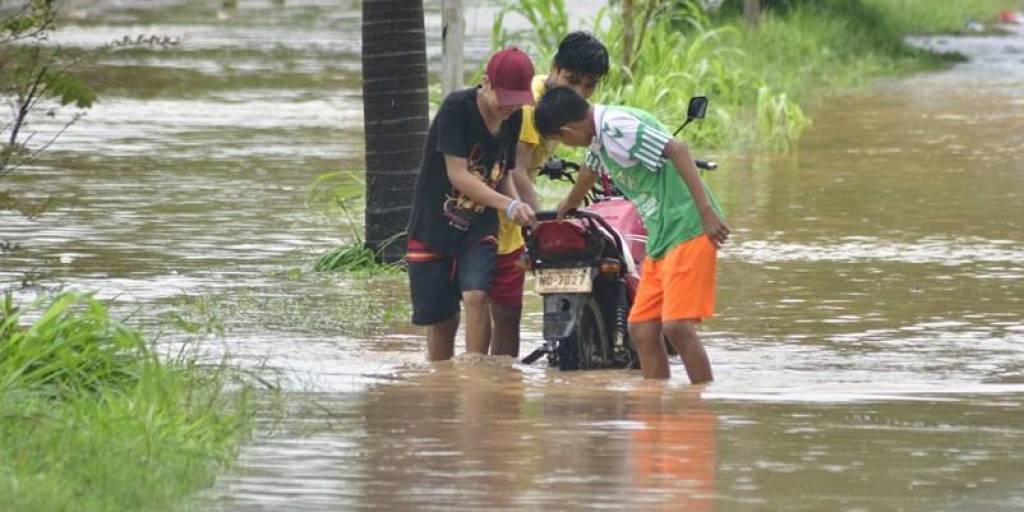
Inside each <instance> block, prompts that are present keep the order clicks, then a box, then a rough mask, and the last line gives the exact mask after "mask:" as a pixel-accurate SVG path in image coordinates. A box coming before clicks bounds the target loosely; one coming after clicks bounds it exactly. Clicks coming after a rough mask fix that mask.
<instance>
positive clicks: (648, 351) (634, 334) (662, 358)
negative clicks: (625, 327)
mask: <svg viewBox="0 0 1024 512" xmlns="http://www.w3.org/2000/svg"><path fill="white" fill-rule="evenodd" d="M629 337H630V338H631V339H632V340H633V345H634V346H636V353H637V355H638V356H640V371H642V372H643V374H644V378H645V379H667V378H669V376H670V375H671V373H670V372H669V369H668V354H666V353H665V343H663V342H662V341H661V322H660V321H658V320H649V321H647V322H638V323H630V324H629Z"/></svg>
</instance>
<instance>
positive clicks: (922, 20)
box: [493, 0, 1011, 151]
mask: <svg viewBox="0 0 1024 512" xmlns="http://www.w3.org/2000/svg"><path fill="white" fill-rule="evenodd" d="M1009 3H1011V2H1010V1H1008V0H969V1H966V2H933V1H932V0H774V1H766V2H765V5H767V6H768V7H769V9H767V10H766V11H765V14H764V16H763V19H762V22H761V24H760V26H759V27H758V28H757V29H752V28H750V27H749V26H748V25H747V24H746V23H745V22H743V20H742V18H741V17H740V13H741V11H742V2H741V1H727V2H726V4H725V5H724V6H723V8H722V9H721V11H719V12H717V13H715V14H713V15H711V16H709V15H707V14H705V13H704V11H703V10H702V9H701V8H700V7H699V6H698V4H697V3H696V2H694V1H692V0H675V1H671V2H665V1H664V0H647V1H646V2H644V1H642V0H638V1H637V2H636V5H637V9H638V13H637V14H639V12H643V13H645V14H646V13H648V12H650V13H652V14H653V15H651V16H646V15H645V16H634V19H636V20H637V23H638V25H637V26H635V27H633V33H634V35H635V36H636V37H637V38H638V39H639V40H638V41H637V42H636V43H635V45H634V47H635V49H638V51H636V53H635V55H634V56H633V58H632V60H631V62H630V63H629V64H628V65H626V64H623V54H624V52H625V51H626V49H625V48H624V40H625V39H626V38H625V37H624V35H625V32H626V27H625V26H624V23H625V22H624V20H625V19H626V18H627V17H626V16H623V15H622V10H621V9H622V8H623V7H622V5H623V3H622V2H610V7H607V8H606V9H605V10H603V11H602V13H601V14H600V15H599V16H598V18H597V19H596V20H594V22H593V23H592V24H591V27H592V28H591V30H593V31H594V32H595V33H596V35H597V36H598V37H599V38H600V39H601V40H602V41H603V42H604V43H605V45H606V46H607V47H608V50H609V53H610V56H611V62H612V66H613V67H612V70H611V72H610V73H609V76H608V77H606V79H605V81H604V82H603V83H602V85H601V86H600V88H599V89H598V90H597V93H596V95H595V97H594V98H593V100H594V101H595V102H597V103H603V104H613V105H628V106H633V107H637V108H641V109H644V110H648V111H650V112H651V113H653V114H654V115H655V116H656V117H658V118H659V119H661V120H662V122H664V123H665V124H666V125H669V126H670V127H672V128H674V127H675V126H677V125H678V124H679V123H681V122H682V121H683V119H684V118H685V113H686V107H687V105H688V102H689V98H690V97H691V96H694V95H698V94H703V95H707V96H708V97H709V98H710V99H711V110H710V111H709V113H708V117H707V119H706V120H705V121H704V122H702V123H698V124H695V125H691V126H692V128H688V129H687V132H686V133H685V134H684V136H685V137H686V139H687V140H689V141H690V142H691V143H692V144H694V145H696V146H698V147H701V148H707V149H711V148H738V147H752V148H761V149H769V150H776V151H789V150H791V149H792V148H793V146H794V143H795V142H796V140H797V139H798V138H799V136H800V134H801V133H802V131H803V130H804V129H805V128H806V127H807V125H808V124H809V123H810V119H809V118H808V117H807V115H806V114H805V113H804V108H806V106H807V105H809V104H811V103H812V102H813V101H815V100H817V99H818V98H821V97H822V96H824V95H827V94H830V93H832V92H834V91H836V90H839V89H841V88H845V87H850V86H856V85H859V84H862V83H864V82H865V81H866V80H869V79H870V78H872V77H877V76H880V75H886V74H895V73H903V72H910V71H915V70H919V69H927V68H929V67H934V66H936V65H939V64H940V63H941V62H942V59H940V58H939V57H938V56H936V55H934V54H930V53H927V52H924V51H920V50H916V49H914V48H911V47H909V46H908V45H907V44H906V43H905V42H904V41H903V37H904V35H906V34H907V33H908V32H911V31H935V30H949V29H954V28H957V27H959V26H961V25H962V24H963V22H964V20H965V19H966V18H967V17H968V16H969V15H975V16H977V15H979V14H980V13H982V12H988V13H989V17H990V16H991V15H992V14H994V13H995V12H997V11H998V9H999V8H1000V7H1003V8H1005V6H1006V5H1007V4H1009ZM563 11H564V0H552V1H550V2H547V1H545V2H540V1H537V0H520V1H515V2H512V3H510V4H506V5H505V7H504V8H503V9H502V11H501V13H502V14H501V15H500V16H499V18H498V19H497V20H496V22H495V25H494V30H493V34H494V37H495V41H494V46H501V45H503V44H505V43H507V42H509V41H512V42H515V41H517V40H518V39H519V38H522V37H528V36H529V35H528V34H521V33H514V34H510V33H508V32H507V31H506V30H505V29H504V28H503V22H504V16H505V15H508V14H518V15H520V16H523V17H525V18H526V19H527V20H528V21H529V23H530V25H531V26H534V27H538V30H537V32H538V35H537V36H536V37H535V38H534V40H533V46H534V47H536V48H537V53H535V55H539V56H541V57H542V58H545V57H549V56H551V55H553V54H554V51H555V49H556V47H557V43H558V37H553V36H552V34H565V33H567V32H568V31H569V30H570V27H569V26H568V21H567V19H565V18H564V17H563V16H562V14H561V13H562V12H563ZM926 11H931V12H927V13H926ZM575 28H577V27H573V29H575Z"/></svg>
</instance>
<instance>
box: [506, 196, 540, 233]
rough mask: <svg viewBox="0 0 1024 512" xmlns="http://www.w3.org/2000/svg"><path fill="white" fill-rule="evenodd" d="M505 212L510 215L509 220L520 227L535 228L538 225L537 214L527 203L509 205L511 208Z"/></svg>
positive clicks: (518, 202)
mask: <svg viewBox="0 0 1024 512" xmlns="http://www.w3.org/2000/svg"><path fill="white" fill-rule="evenodd" d="M505 212H506V213H507V214H508V218H510V219H512V222H515V223H516V224H519V225H520V226H530V227H533V225H534V224H536V223H537V214H535V213H534V212H533V208H530V205H528V204H526V203H523V202H520V201H514V202H512V203H509V207H508V209H507V210H505Z"/></svg>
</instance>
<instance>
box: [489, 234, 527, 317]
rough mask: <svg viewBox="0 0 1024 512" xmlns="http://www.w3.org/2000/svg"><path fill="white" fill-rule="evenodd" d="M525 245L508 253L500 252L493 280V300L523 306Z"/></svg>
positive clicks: (491, 296)
mask: <svg viewBox="0 0 1024 512" xmlns="http://www.w3.org/2000/svg"><path fill="white" fill-rule="evenodd" d="M525 252H526V248H525V247H520V248H519V249H516V250H515V251H512V252H510V253H508V254H499V255H498V256H497V261H496V262H495V264H494V279H493V280H492V281H491V291H490V293H489V294H488V296H490V298H491V300H492V301H494V302H496V303H498V304H501V305H502V306H505V307H509V308H521V307H523V283H524V281H526V266H525V265H523V254H524V253H525Z"/></svg>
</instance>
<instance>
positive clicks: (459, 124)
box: [434, 95, 469, 158]
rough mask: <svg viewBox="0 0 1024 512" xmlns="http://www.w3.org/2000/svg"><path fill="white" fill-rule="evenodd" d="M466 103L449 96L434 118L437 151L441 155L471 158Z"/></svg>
mask: <svg viewBox="0 0 1024 512" xmlns="http://www.w3.org/2000/svg"><path fill="white" fill-rule="evenodd" d="M465 103H466V102H465V101H464V100H462V99H461V98H457V97H455V96H454V95H449V96H448V97H447V98H445V100H444V103H442V104H441V108H440V109H438V111H437V116H435V117H434V122H435V123H437V150H438V151H440V152H441V153H444V154H446V155H451V156H455V157H459V158H467V157H468V156H469V142H468V141H467V133H466V129H467V125H468V124H469V120H468V116H467V115H466V111H467V109H466V107H465Z"/></svg>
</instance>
